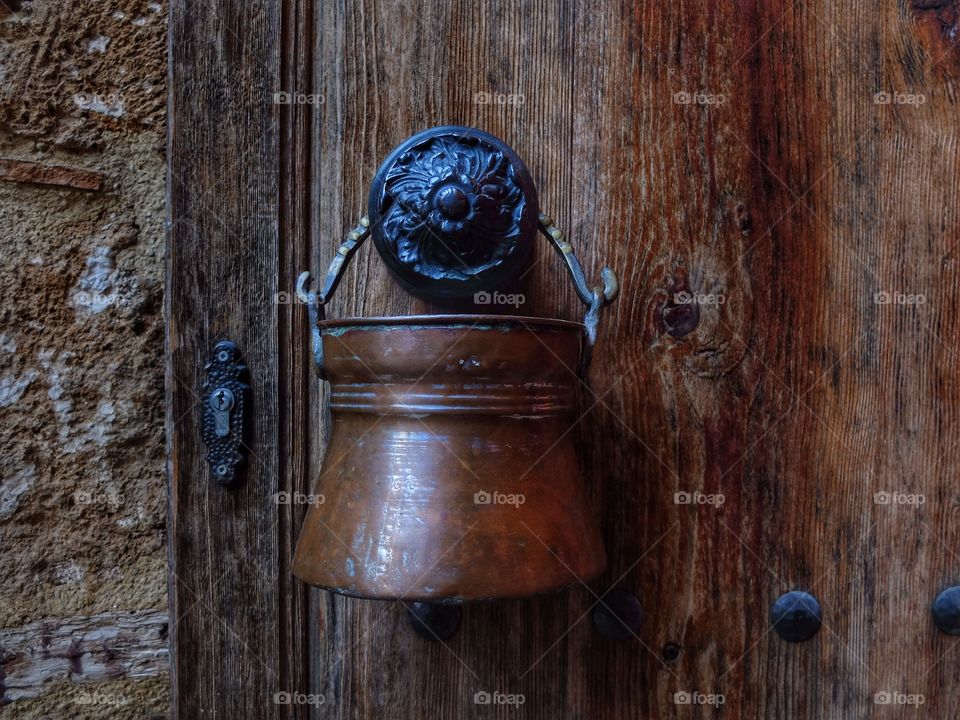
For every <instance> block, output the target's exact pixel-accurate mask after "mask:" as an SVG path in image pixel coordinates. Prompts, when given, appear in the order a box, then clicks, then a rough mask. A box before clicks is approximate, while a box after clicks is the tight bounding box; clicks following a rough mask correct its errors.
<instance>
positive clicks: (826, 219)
mask: <svg viewBox="0 0 960 720" xmlns="http://www.w3.org/2000/svg"><path fill="white" fill-rule="evenodd" d="M956 23H957V7H956V3H955V2H953V1H952V0H947V1H944V2H931V1H928V0H922V1H921V0H912V2H907V1H906V0H900V2H898V3H888V4H886V5H883V6H882V7H879V8H878V7H877V6H876V5H875V4H869V3H855V4H852V5H851V4H846V5H836V4H831V3H828V2H827V1H826V0H796V1H791V0H773V1H772V2H743V1H739V0H738V1H736V2H734V0H718V1H717V2H710V3H706V4H703V5H700V6H697V7H695V8H694V7H689V8H688V7H686V6H681V5H669V4H663V3H653V2H647V1H646V0H645V1H644V2H640V3H626V2H615V1H612V0H605V1H604V2H595V3H586V2H574V1H572V0H571V1H565V2H558V3H543V2H520V1H519V0H510V1H506V0H504V1H501V0H494V1H492V2H488V3H482V4H480V3H477V4H467V3H456V4H451V3H444V2H440V1H439V0H417V1H415V2H412V3H395V2H392V1H391V0H357V1H356V2H336V3H313V2H311V1H310V0H296V1H294V0H290V1H289V2H286V3H283V4H282V6H281V4H280V3H279V2H274V3H267V4H263V5H256V6H254V5H249V4H248V5H242V4H238V3H233V2H226V3H216V4H214V5H211V6H209V7H206V6H205V7H194V6H192V5H191V6H190V7H189V8H187V6H186V4H185V3H174V7H173V10H172V21H171V34H172V68H173V77H174V82H173V84H172V86H173V91H172V92H173V94H172V98H171V104H172V108H171V112H172V114H171V118H172V122H171V127H172V136H171V161H170V162H171V240H170V250H171V253H170V267H171V274H170V277H169V283H168V298H169V300H168V302H169V309H170V319H171V327H170V333H169V337H168V344H169V347H168V352H169V354H170V355H169V357H170V360H169V387H170V388H171V404H170V407H169V413H170V416H169V421H170V423H169V424H170V427H171V441H170V448H171V475H172V482H171V539H172V543H173V545H172V555H173V560H174V562H175V570H176V574H175V575H174V578H173V582H172V588H173V595H172V597H173V606H172V613H173V616H174V617H175V618H177V620H176V621H175V622H172V624H171V627H172V634H173V637H174V641H175V646H174V648H175V654H176V655H175V661H174V673H175V674H174V677H175V697H176V698H177V706H178V708H179V709H180V711H181V716H183V717H194V716H199V715H200V710H203V711H205V712H206V711H209V714H210V715H215V716H218V717H219V716H223V717H233V716H238V717H271V716H275V715H278V714H282V712H287V713H289V714H290V715H292V716H303V715H305V714H306V713H307V712H308V711H311V712H312V714H313V715H314V716H315V717H319V718H374V717H376V718H397V719H406V718H426V719H429V718H450V717H457V718H471V717H477V718H480V717H489V716H491V715H493V716H497V717H508V716H512V715H517V716H519V715H523V716H524V717H528V718H543V719H545V720H546V719H550V720H554V719H557V718H561V719H570V720H579V719H580V718H590V719H591V720H595V719H599V718H621V717H641V718H666V717H677V718H705V717H729V718H745V719H746V718H750V719H752V718H757V719H758V720H759V719H761V718H762V719H764V720H766V719H773V720H786V719H787V718H829V719H831V720H833V719H836V720H840V719H843V720H846V719H848V718H874V717H877V718H881V717H900V716H902V714H903V713H904V712H911V713H912V712H913V709H912V708H905V707H903V706H896V705H894V706H890V707H887V706H884V705H879V704H877V703H876V702H875V696H876V694H877V693H883V692H886V693H893V694H897V693H899V694H901V695H922V696H923V700H924V704H923V706H922V710H921V713H922V715H923V717H930V718H951V717H954V716H956V715H957V712H958V709H960V696H958V693H957V692H956V691H955V689H954V688H953V685H955V683H952V680H953V678H954V677H955V675H956V673H957V670H958V668H960V648H957V647H956V641H955V640H952V639H950V638H948V637H946V636H943V635H940V634H938V633H937V632H936V630H935V629H934V628H933V625H932V623H931V622H930V620H929V611H928V608H929V605H930V602H931V601H932V599H933V598H934V597H935V595H936V594H937V593H938V592H939V591H940V590H941V589H943V588H944V587H946V586H948V585H951V584H958V583H960V533H958V528H957V523H956V521H955V517H956V507H957V505H958V502H960V499H958V496H957V492H956V490H955V487H954V486H955V476H956V474H957V470H958V469H960V445H958V443H960V429H958V420H960V418H958V407H960V382H958V381H957V372H956V368H957V361H958V350H960V345H958V340H960V337H958V330H960V328H958V309H957V308H958V302H960V297H958V290H957V287H958V260H957V252H958V249H960V217H958V209H957V202H956V198H957V196H958V189H960V162H958V158H960V154H958V146H957V139H958V138H957V117H958V116H957V85H956V82H957V75H958V70H960V52H958V48H957V47H956V42H955V38H956V36H957V30H956V27H957V26H956ZM278 90H285V91H289V92H300V93H305V94H313V95H315V96H316V99H315V101H314V102H313V103H311V104H308V105H294V106H283V107H281V108H280V109H279V111H278V110H277V108H276V107H275V106H272V105H270V104H269V103H268V101H267V100H266V96H267V95H268V94H271V93H273V92H277V91H278ZM278 120H279V124H278V125H275V122H276V121H278ZM447 123H455V124H466V125H472V126H475V127H479V128H481V129H484V130H486V131H488V132H491V133H493V134H494V135H497V136H499V137H501V138H503V139H504V140H506V141H507V142H508V143H510V144H511V145H512V146H513V147H514V148H515V149H516V150H517V151H518V152H519V154H520V155H521V157H523V158H524V160H525V161H526V163H527V165H528V167H529V168H530V170H531V172H532V174H533V176H534V179H535V181H536V183H537V186H538V188H539V191H540V198H541V205H542V207H543V208H544V210H545V211H546V212H547V213H548V214H550V215H551V217H553V218H554V220H555V221H556V222H557V224H558V225H559V226H561V227H562V228H564V229H565V230H567V231H568V235H569V237H570V239H571V241H572V242H573V243H574V245H575V247H576V248H577V250H578V254H579V255H580V258H581V260H582V261H583V263H584V266H585V268H586V270H587V274H588V277H591V278H596V277H597V276H598V271H599V268H600V267H601V266H602V265H603V264H609V265H610V266H612V267H613V268H615V269H616V270H617V271H618V273H619V274H620V277H621V282H622V288H623V290H622V294H621V298H620V300H618V301H617V303H616V304H614V305H613V306H612V307H611V308H610V309H609V312H608V313H607V315H606V316H605V317H604V319H603V322H602V325H601V339H600V343H599V345H598V347H597V349H596V352H595V356H594V365H593V370H592V375H591V386H590V388H583V389H582V392H581V396H582V397H581V407H582V410H583V413H584V414H583V416H582V417H581V419H580V421H579V422H578V424H577V426H576V429H575V432H576V435H577V439H578V442H579V444H580V446H581V448H582V449H583V454H582V458H581V460H582V464H583V466H584V469H585V471H586V474H587V476H588V478H589V481H590V486H589V491H590V495H591V501H592V503H593V509H594V510H595V511H596V512H598V513H599V515H600V517H601V520H602V526H603V532H604V539H605V542H606V546H607V551H608V554H609V556H610V568H609V569H608V571H607V573H606V574H605V575H604V576H603V577H601V578H600V579H599V580H597V581H595V582H593V583H590V585H589V586H583V587H579V588H577V589H575V590H573V591H572V592H570V593H567V594H560V595H552V596H547V597H540V598H535V599H532V600H528V601H518V602H507V603H495V604H481V605H471V606H468V607H466V608H465V610H464V619H463V624H462V627H461V628H460V630H459V632H458V633H457V634H456V635H455V636H454V637H453V638H452V639H451V640H449V641H447V642H446V644H439V643H427V642H425V641H423V640H421V639H419V638H418V637H416V636H415V635H413V634H412V632H410V630H409V628H408V626H407V623H406V620H405V618H404V614H403V608H402V606H401V605H400V604H399V603H389V602H370V601H360V600H350V599H345V598H342V597H334V596H331V595H329V594H327V593H324V592H322V591H319V590H309V592H308V591H306V590H305V588H303V586H302V585H300V584H298V583H295V582H294V581H292V580H291V579H290V576H289V557H290V551H291V548H292V543H293V541H294V538H295V536H296V533H297V531H298V529H299V523H300V522H301V520H302V509H300V508H296V507H281V508H279V509H278V508H277V506H275V505H273V504H272V503H271V500H270V497H271V495H272V493H275V492H277V491H279V490H286V489H290V490H304V489H306V488H307V487H309V482H310V481H309V480H308V479H309V478H312V477H313V476H314V475H315V473H316V472H317V471H318V469H319V460H320V456H321V453H322V450H323V446H324V426H323V422H322V419H323V416H324V414H325V397H324V394H325V392H326V391H325V390H324V388H323V387H322V386H321V385H320V383H318V382H317V381H315V380H313V379H311V378H310V377H309V373H308V371H307V369H306V366H305V364H304V358H305V357H306V354H307V352H306V347H305V344H304V340H303V331H304V313H303V312H301V310H300V309H299V308H297V307H296V306H292V305H283V304H280V305H278V304H276V303H275V302H274V299H273V297H274V295H275V294H276V293H277V292H289V291H290V290H291V289H292V286H293V283H294V281H295V277H296V273H297V271H299V270H300V269H303V268H304V267H305V266H307V265H309V266H310V267H311V269H313V270H314V271H318V270H321V269H323V268H325V267H326V265H327V263H328V262H329V260H330V258H331V257H332V255H333V253H334V252H335V249H336V247H337V245H338V243H339V242H340V240H341V239H342V236H343V234H344V232H345V231H346V230H347V229H348V228H350V227H353V225H354V224H355V222H356V219H357V218H358V217H359V216H360V215H362V214H363V213H364V212H365V211H366V194H367V189H368V187H369V183H370V181H371V180H372V178H373V175H374V172H375V170H376V167H377V165H378V164H379V162H380V161H381V159H382V158H383V157H384V156H385V155H386V154H387V153H388V152H389V150H390V149H392V148H393V147H394V146H395V145H396V144H398V143H399V142H400V141H402V140H403V139H404V138H406V137H407V136H409V135H411V134H413V133H414V132H416V131H419V130H421V129H424V128H426V127H429V126H432V125H439V124H447ZM278 171H279V176H278ZM525 280H526V286H525V289H524V292H525V293H526V296H527V303H526V304H525V305H524V307H523V308H522V310H523V311H524V313H526V314H537V315H543V316H549V317H562V318H567V319H576V318H579V317H580V315H581V312H582V309H581V308H580V307H579V305H578V302H577V299H576V296H575V294H574V292H573V289H572V287H570V285H569V283H568V281H567V279H566V277H565V276H564V275H563V273H562V271H561V268H560V266H559V262H558V260H557V258H556V256H555V255H554V253H553V252H552V251H551V250H550V249H549V248H547V247H546V245H545V244H544V245H543V246H542V247H541V248H539V250H538V252H537V255H536V260H535V263H534V266H533V268H532V270H531V271H530V272H529V273H528V274H527V276H526V278H525ZM689 295H699V296H705V297H703V298H702V302H700V303H699V304H693V305H691V304H689V303H685V302H682V300H683V298H685V297H687V296H689ZM921 296H922V300H923V302H918V299H919V297H921ZM711 298H712V299H711ZM888 300H890V302H887V301H888ZM429 309H431V308H429V307H428V306H426V305H424V304H423V303H421V302H419V301H416V300H414V299H412V298H410V297H409V296H407V295H405V294H404V293H403V292H402V291H401V290H400V289H399V288H398V287H397V286H396V285H395V284H394V283H393V282H392V281H391V280H390V278H389V276H388V273H387V271H386V269H385V267H384V266H383V264H382V263H381V262H380V260H379V258H378V257H377V256H376V254H375V253H374V252H373V248H372V247H368V248H365V249H363V250H362V251H361V252H360V254H359V255H358V256H357V257H356V259H355V260H354V262H353V264H352V265H351V267H350V269H349V271H348V273H347V275H346V279H345V281H344V283H343V285H342V286H341V287H340V289H339V291H338V293H337V295H336V297H335V300H334V302H333V304H332V306H331V308H330V311H329V315H330V316H332V317H336V316H341V317H345V316H351V315H400V314H407V313H411V312H421V311H425V310H429ZM221 335H223V336H227V337H231V339H234V340H236V341H237V342H238V343H239V344H240V345H241V347H242V348H244V349H245V350H246V351H247V362H248V364H249V365H250V367H251V370H252V372H253V373H255V374H257V376H256V377H255V378H254V382H253V383H252V385H253V386H254V397H255V416H256V418H255V423H254V425H255V433H256V437H257V443H259V445H258V446H255V447H254V448H253V450H254V452H255V453H256V456H257V460H258V461H259V462H256V461H255V462H254V464H253V465H254V466H253V467H252V468H251V473H250V475H249V477H248V479H247V482H246V483H245V484H244V485H242V486H241V487H240V488H238V489H237V490H235V491H226V492H225V491H222V490H220V489H218V488H215V487H213V486H212V485H210V484H209V483H208V482H206V481H204V478H205V477H206V475H205V472H206V471H205V468H204V466H203V463H202V455H201V452H200V451H199V450H198V449H197V447H196V435H197V432H196V427H195V424H196V414H195V409H194V404H195V403H196V400H197V398H196V397H191V390H195V388H196V387H197V382H198V379H199V378H198V375H197V373H198V370H199V368H200V367H201V366H202V362H203V353H204V352H205V350H206V349H207V348H209V347H210V346H212V344H213V342H214V341H215V340H216V339H218V337H219V336H221ZM258 448H259V449H258ZM524 469H525V468H522V467H518V474H519V473H522V472H523V471H524ZM694 493H702V494H703V495H706V496H712V497H716V496H721V495H722V497H723V502H722V504H718V503H714V504H700V503H692V504H682V503H678V502H677V499H678V494H680V498H681V499H682V498H684V497H688V496H690V495H693V494H694ZM883 493H885V494H883ZM878 494H879V495H878ZM918 494H919V495H922V496H923V499H924V500H925V502H924V503H923V504H908V503H906V502H903V500H904V499H905V498H907V497H908V496H910V495H918ZM695 497H698V498H699V497H701V496H700V495H695ZM885 501H886V502H885ZM611 587H617V588H623V589H627V590H630V591H632V592H634V593H635V594H637V595H638V597H640V599H641V601H642V604H643V607H644V610H645V618H644V623H643V626H642V627H641V630H640V631H639V632H638V634H637V637H636V638H632V639H630V640H628V641H624V642H621V643H615V642H612V641H609V640H605V639H604V638H602V637H601V636H599V635H598V634H597V633H596V632H595V631H594V630H593V629H592V626H591V623H590V617H589V614H590V610H591V607H592V606H593V605H594V604H595V603H596V601H597V598H598V596H599V595H601V594H602V593H603V592H604V591H606V590H607V589H608V588H611ZM790 589H804V590H808V591H810V592H812V593H813V594H815V595H816V596H817V597H818V598H819V600H820V602H821V604H822V606H823V609H824V626H823V628H822V629H821V631H820V633H819V634H818V635H817V636H816V637H815V638H814V639H813V640H811V641H810V642H807V643H804V644H799V645H790V644H787V643H784V642H783V641H781V640H780V639H779V638H778V637H777V636H776V634H775V633H773V632H772V631H771V628H770V623H769V617H768V613H769V608H770V605H771V604H772V602H773V601H774V600H775V599H776V598H777V597H778V596H779V595H780V594H782V593H783V592H786V591H787V590H790ZM307 598H308V599H307ZM305 603H309V609H306V607H305ZM674 656H676V657H674ZM301 688H303V689H304V690H306V691H309V692H310V693H313V694H315V696H317V697H321V698H322V700H323V702H322V703H319V702H317V703H315V704H313V705H299V706H280V707H279V708H278V707H276V706H270V705H269V702H270V697H271V696H272V693H274V692H277V691H294V690H298V689H301ZM483 691H486V692H490V693H493V692H500V693H504V694H516V693H520V694H522V695H523V697H524V703H523V706H522V708H519V709H517V708H514V707H511V706H498V707H490V706H487V705H478V704H476V703H475V702H474V698H475V695H476V693H477V692H483ZM677 693H702V694H704V695H706V694H711V693H720V694H722V695H723V696H724V699H725V703H724V705H723V706H722V707H721V708H719V709H717V708H715V707H713V706H710V705H698V704H678V703H677V701H676V700H677V696H676V694H677ZM214 709H215V710H216V712H215V713H214Z"/></svg>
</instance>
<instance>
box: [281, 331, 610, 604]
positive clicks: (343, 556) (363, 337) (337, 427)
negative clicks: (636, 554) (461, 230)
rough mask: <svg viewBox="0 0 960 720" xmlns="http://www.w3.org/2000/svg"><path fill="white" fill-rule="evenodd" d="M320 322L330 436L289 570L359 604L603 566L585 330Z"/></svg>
mask: <svg viewBox="0 0 960 720" xmlns="http://www.w3.org/2000/svg"><path fill="white" fill-rule="evenodd" d="M319 326H320V329H321V334H322V345H323V368H324V373H325V376H326V378H327V379H328V380H329V382H330V410H331V433H330V439H329V443H328V446H327V450H326V454H325V456H324V460H323V465H322V467H321V471H320V477H319V479H318V481H317V483H316V485H315V487H314V490H313V494H314V495H315V496H317V498H318V502H316V503H314V504H312V505H311V506H310V508H309V510H308V512H307V517H306V520H305V523H304V527H303V530H302V532H301V535H300V540H299V542H298V544H297V549H296V554H295V558H294V567H293V570H294V573H295V574H296V575H297V576H298V577H300V578H301V579H303V580H304V581H306V582H307V583H310V584H311V585H317V586H320V587H324V588H327V589H329V590H333V591H335V592H339V593H343V594H346V595H353V596H358V597H365V598H384V599H387V598H391V599H393V598H403V599H407V600H422V601H430V602H443V601H453V602H457V601H465V600H482V599H493V598H511V597H524V596H528V595H533V594H537V593H542V592H548V591H551V590H556V589H560V588H562V587H566V586H568V585H572V584H576V583H579V582H586V581H588V580H591V579H593V578H594V577H596V576H597V575H598V574H600V573H601V572H602V571H603V570H604V568H605V565H606V556H605V553H604V550H603V544H602V540H601V538H600V534H599V532H598V529H597V526H596V524H595V523H594V521H593V518H592V514H591V512H590V510H589V505H588V503H587V499H586V496H585V492H584V484H583V478H582V476H581V472H580V465H579V462H578V460H577V455H576V450H575V447H574V439H573V436H574V434H575V433H574V432H573V430H574V427H573V426H574V425H575V424H576V421H577V415H576V390H577V385H578V384H579V382H580V381H579V379H578V376H577V368H578V363H579V360H580V354H581V352H582V344H583V336H584V327H583V326H582V325H580V324H578V323H572V322H566V321H560V320H542V319H534V318H515V317H507V316H479V315H461V316H455V315H445V316H420V317H403V318H364V319H355V320H336V321H328V322H321V323H319Z"/></svg>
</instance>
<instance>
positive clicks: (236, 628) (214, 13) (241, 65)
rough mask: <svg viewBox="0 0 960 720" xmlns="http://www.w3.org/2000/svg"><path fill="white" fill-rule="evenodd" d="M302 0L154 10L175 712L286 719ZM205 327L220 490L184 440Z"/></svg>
mask: <svg viewBox="0 0 960 720" xmlns="http://www.w3.org/2000/svg"><path fill="white" fill-rule="evenodd" d="M312 15H313V9H312V3H310V2H305V1H303V0H274V1H271V2H265V3H242V2H237V0H223V1H221V0H218V2H216V3H190V2H186V0H173V2H171V4H170V21H169V79H170V87H169V130H168V181H167V207H168V211H167V212H168V237H167V261H166V263H167V265H166V283H167V285H166V287H167V291H166V300H165V304H166V317H167V337H166V384H167V403H166V407H167V417H166V427H167V451H168V495H169V520H168V532H169V539H168V554H169V594H170V617H171V620H170V649H171V652H170V657H171V705H172V715H173V717H183V718H191V717H200V716H204V717H208V716H209V717H245V718H272V717H294V716H296V717H301V716H303V714H304V713H305V712H306V710H305V709H304V707H303V706H297V705H283V704H280V705H278V704H276V703H275V698H274V695H275V694H276V693H294V692H306V690H307V685H308V680H307V672H308V656H309V653H308V635H309V629H308V628H309V623H308V618H307V591H306V587H305V586H304V585H303V584H302V583H299V582H298V581H296V580H295V579H294V578H293V577H292V575H291V574H290V572H289V566H290V559H291V556H292V552H293V547H294V544H295V541H296V537H297V533H298V532H299V528H300V524H301V522H302V517H303V510H302V508H301V507H299V506H297V505H296V504H290V503H287V504H283V503H279V502H277V501H276V497H277V494H278V493H282V492H297V491H301V492H303V491H305V490H306V488H307V486H308V477H309V467H308V466H309V454H308V453H307V452H306V444H305V443H304V442H303V438H304V437H305V433H306V432H307V430H308V429H309V428H310V427H311V418H310V416H309V384H308V383H309V382H310V381H311V380H312V378H313V375H312V372H311V368H310V366H309V361H308V357H309V353H308V350H307V348H306V347H305V346H304V337H305V325H304V323H305V318H304V317H303V313H301V312H300V311H299V310H300V309H299V308H298V307H297V306H296V305H295V304H294V303H292V302H290V301H289V299H290V297H292V296H291V295H290V294H288V291H290V290H292V282H291V281H290V279H291V278H295V277H296V274H297V272H298V271H299V270H301V269H302V268H304V267H306V266H307V265H308V263H309V258H310V257H311V246H310V237H311V233H310V228H309V222H310V221H309V213H308V212H306V210H305V208H306V206H307V193H306V189H307V188H308V187H309V186H310V184H309V167H310V163H309V144H308V140H309V133H307V132H305V127H306V125H305V123H307V122H308V119H307V118H308V113H309V108H305V107H304V106H302V105H284V104H281V103H278V102H276V100H275V97H274V96H275V94H276V93H280V92H283V91H285V90H289V89H294V88H301V87H309V84H310V82H311V79H310V73H311V65H310V58H311V53H310V52H309V47H310V37H311V33H312V23H310V22H304V21H303V18H304V17H312ZM220 339H229V340H232V341H234V342H235V343H237V345H238V346H239V348H240V350H241V352H242V353H243V355H244V361H245V362H246V364H247V366H248V367H249V374H250V386H251V391H250V392H251V406H252V411H251V413H250V415H249V428H248V433H247V440H246V445H247V446H248V447H247V461H246V464H245V467H244V468H243V469H242V470H241V472H240V474H239V479H238V482H237V484H236V487H230V488H224V487H221V486H219V485H218V484H217V483H216V482H215V481H214V479H213V478H212V476H211V474H210V472H209V470H208V468H207V465H206V463H205V462H204V452H205V449H204V447H203V444H202V442H201V440H200V425H199V423H200V408H201V401H202V397H201V390H200V383H201V381H202V380H203V379H204V378H203V366H204V363H205V362H207V360H208V358H209V355H210V352H211V350H212V348H213V345H214V344H215V343H216V342H217V341H218V340H220Z"/></svg>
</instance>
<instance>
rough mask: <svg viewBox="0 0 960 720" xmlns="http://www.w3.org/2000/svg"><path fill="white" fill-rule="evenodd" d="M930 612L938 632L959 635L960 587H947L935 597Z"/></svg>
mask: <svg viewBox="0 0 960 720" xmlns="http://www.w3.org/2000/svg"><path fill="white" fill-rule="evenodd" d="M930 612H931V613H932V614H933V622H934V624H935V625H936V626H937V628H938V629H939V630H940V632H942V633H946V634H947V635H960V585H954V586H953V587H949V588H947V589H946V590H944V591H943V592H942V593H940V594H939V595H937V599H936V600H934V601H933V606H932V607H931V608H930Z"/></svg>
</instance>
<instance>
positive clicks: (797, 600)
mask: <svg viewBox="0 0 960 720" xmlns="http://www.w3.org/2000/svg"><path fill="white" fill-rule="evenodd" d="M822 620H823V612H822V611H821V609H820V603H819V602H817V599H816V598H815V597H814V596H813V595H811V594H810V593H806V592H803V591H800V590H793V591H791V592H788V593H786V594H784V595H781V596H780V597H779V598H777V601H776V602H775V603H774V604H773V607H772V608H771V609H770V621H771V622H772V623H773V629H774V630H775V631H776V633H777V635H779V636H780V637H781V638H783V639H784V640H786V641H787V642H803V641H804V640H809V639H810V638H812V637H813V636H814V635H816V634H817V630H819V629H820V624H821V622H822Z"/></svg>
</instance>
